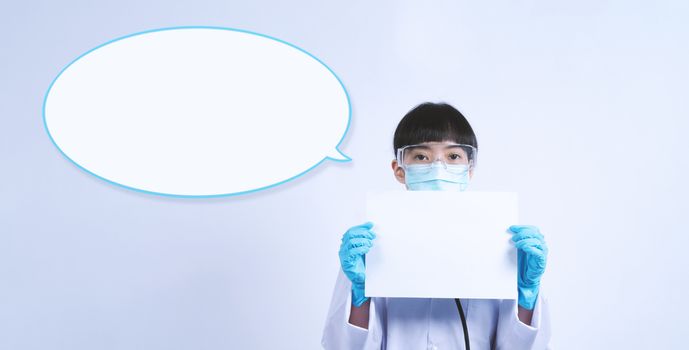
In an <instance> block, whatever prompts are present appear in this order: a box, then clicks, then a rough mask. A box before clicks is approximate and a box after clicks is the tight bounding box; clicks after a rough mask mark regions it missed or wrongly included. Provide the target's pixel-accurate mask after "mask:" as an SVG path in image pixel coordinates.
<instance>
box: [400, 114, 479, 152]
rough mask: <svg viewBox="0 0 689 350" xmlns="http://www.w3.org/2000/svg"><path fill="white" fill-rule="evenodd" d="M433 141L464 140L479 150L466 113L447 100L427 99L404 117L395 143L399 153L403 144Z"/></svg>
mask: <svg viewBox="0 0 689 350" xmlns="http://www.w3.org/2000/svg"><path fill="white" fill-rule="evenodd" d="M433 141H436V142H442V141H451V142H456V143H462V144H467V145H472V146H474V147H476V149H477V150H478V142H477V141H476V134H474V130H473V129H472V128H471V125H469V122H468V121H467V120H466V118H464V115H462V113H460V112H459V111H458V110H457V109H456V108H454V107H452V106H451V105H449V104H447V103H444V102H440V103H433V102H424V103H422V104H420V105H418V106H416V107H414V108H413V109H412V110H411V111H409V112H407V114H406V115H405V116H404V118H402V120H400V122H399V124H398V125H397V129H396V130H395V136H394V139H393V142H392V146H393V153H394V154H395V156H396V155H397V149H398V148H400V147H404V146H408V145H415V144H418V143H423V142H433Z"/></svg>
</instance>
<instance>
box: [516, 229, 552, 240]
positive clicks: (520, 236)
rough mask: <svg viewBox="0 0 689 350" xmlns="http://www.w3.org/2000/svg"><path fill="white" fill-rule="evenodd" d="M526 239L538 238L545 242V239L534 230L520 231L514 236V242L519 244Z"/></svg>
mask: <svg viewBox="0 0 689 350" xmlns="http://www.w3.org/2000/svg"><path fill="white" fill-rule="evenodd" d="M525 238H537V239H538V240H540V241H542V242H545V238H544V237H543V235H542V234H541V233H540V232H536V231H532V230H523V231H519V232H518V233H515V234H514V236H512V241H513V242H517V241H521V240H522V239H525Z"/></svg>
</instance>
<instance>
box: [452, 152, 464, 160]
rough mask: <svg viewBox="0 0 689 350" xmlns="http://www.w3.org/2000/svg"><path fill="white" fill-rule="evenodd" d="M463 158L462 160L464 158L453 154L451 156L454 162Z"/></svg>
mask: <svg viewBox="0 0 689 350" xmlns="http://www.w3.org/2000/svg"><path fill="white" fill-rule="evenodd" d="M461 158H462V156H461V155H460V154H457V153H453V154H451V155H450V159H452V160H457V159H461Z"/></svg>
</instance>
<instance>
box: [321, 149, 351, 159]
mask: <svg viewBox="0 0 689 350" xmlns="http://www.w3.org/2000/svg"><path fill="white" fill-rule="evenodd" d="M326 158H328V159H330V160H334V161H336V162H349V161H351V160H352V158H349V157H347V156H346V155H345V154H344V153H342V152H340V150H338V149H335V151H334V152H332V153H330V154H329V155H328V156H327V157H326Z"/></svg>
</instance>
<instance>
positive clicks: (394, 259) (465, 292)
mask: <svg viewBox="0 0 689 350" xmlns="http://www.w3.org/2000/svg"><path fill="white" fill-rule="evenodd" d="M366 215H367V220H370V221H372V222H373V224H374V226H373V228H372V230H373V231H374V232H375V233H376V235H377V237H376V238H375V239H374V240H373V247H372V248H371V250H370V251H369V252H368V254H367V255H366V292H365V294H366V296H376V297H378V296H379V297H414V298H480V299H516V297H517V254H516V249H515V247H514V244H513V243H512V241H511V238H512V233H510V232H509V230H508V228H509V226H510V225H517V224H519V222H518V208H517V194H516V193H513V192H447V191H385V192H370V193H367V195H366Z"/></svg>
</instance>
